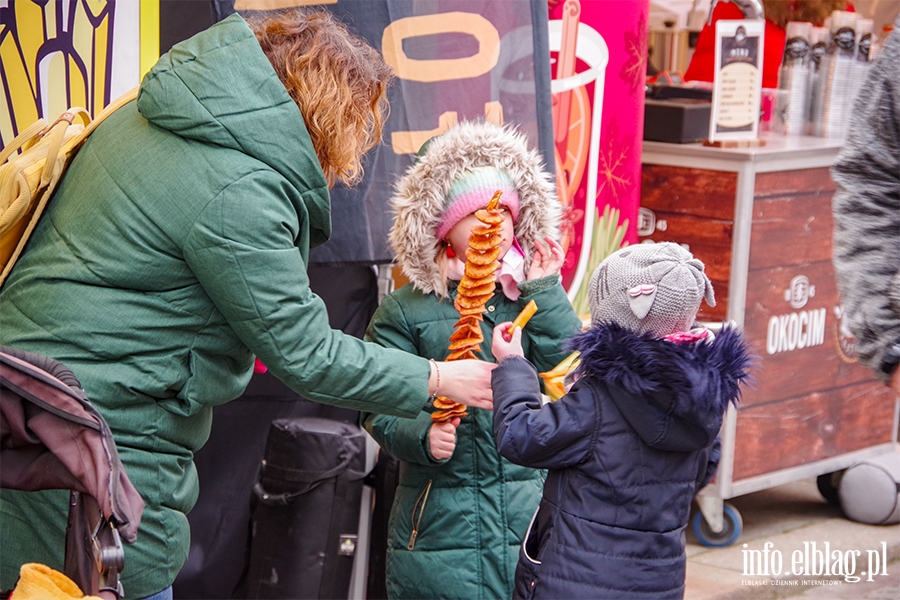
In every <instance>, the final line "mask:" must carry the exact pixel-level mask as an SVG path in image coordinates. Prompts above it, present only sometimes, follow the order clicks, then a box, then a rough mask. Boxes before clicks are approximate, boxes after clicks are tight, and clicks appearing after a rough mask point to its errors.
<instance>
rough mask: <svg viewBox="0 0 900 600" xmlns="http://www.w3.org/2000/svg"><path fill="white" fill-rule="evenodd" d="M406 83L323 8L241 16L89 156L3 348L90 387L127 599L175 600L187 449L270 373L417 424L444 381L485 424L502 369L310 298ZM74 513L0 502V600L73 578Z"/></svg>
mask: <svg viewBox="0 0 900 600" xmlns="http://www.w3.org/2000/svg"><path fill="white" fill-rule="evenodd" d="M390 76H391V72H390V68H389V67H387V65H386V64H385V63H384V62H383V61H382V59H381V57H380V56H379V55H378V53H377V52H376V51H374V50H373V49H372V48H371V47H369V46H367V45H366V44H365V43H364V42H363V41H362V40H361V39H359V38H357V37H355V36H352V35H350V34H349V33H348V32H347V31H346V29H345V28H344V27H343V26H341V25H340V24H339V23H338V22H337V21H336V20H335V19H334V18H333V17H331V16H330V13H328V12H323V13H304V12H290V13H286V14H282V15H280V16H278V17H274V18H272V19H269V20H267V21H265V22H263V23H261V24H260V25H259V26H258V27H256V28H255V29H251V28H250V27H249V26H248V25H247V23H245V22H244V20H243V19H242V18H241V17H239V16H237V15H233V16H231V17H229V18H227V19H225V20H224V21H222V22H221V23H219V24H217V25H214V26H213V27H211V28H210V29H208V30H207V31H204V32H202V33H200V34H198V35H196V36H194V37H193V38H191V39H189V40H187V41H185V42H183V43H181V44H178V45H176V46H175V47H173V48H172V50H171V51H170V52H168V53H167V54H165V55H163V56H162V57H161V58H160V59H159V62H158V63H157V64H156V66H154V67H153V69H152V70H151V71H150V72H149V73H148V74H147V76H146V77H145V78H144V80H143V82H142V84H141V90H140V94H139V96H138V99H137V102H136V103H131V104H129V105H126V106H125V107H124V108H122V109H120V110H118V111H116V112H115V113H114V114H113V115H112V116H111V117H110V118H109V119H108V120H107V121H105V122H104V123H103V124H102V125H101V126H100V127H99V128H98V129H97V130H96V131H95V132H94V133H93V134H92V136H91V137H90V138H89V139H88V141H87V143H86V144H85V145H84V147H83V148H82V149H81V150H80V152H79V153H78V155H77V157H76V158H75V160H74V161H73V163H72V165H71V166H70V168H69V170H68V171H67V173H66V176H65V178H64V179H63V181H62V183H61V185H60V187H59V189H58V190H57V192H56V195H55V197H54V199H53V202H52V203H51V204H50V207H49V208H48V210H47V212H46V213H45V214H44V216H43V217H42V219H41V221H40V223H39V224H38V226H37V228H36V230H35V232H34V235H33V236H32V238H31V240H30V242H29V244H28V246H27V248H26V251H25V253H24V254H23V256H22V257H21V258H20V259H19V261H18V263H17V264H16V266H15V268H14V269H13V271H12V273H11V275H10V277H9V278H8V280H7V281H6V283H5V285H4V286H3V288H2V291H0V303H2V319H0V343H2V344H4V345H8V346H13V347H18V348H21V349H23V350H28V351H31V352H35V353H38V354H43V355H46V356H50V357H52V358H55V359H57V360H59V361H61V362H63V363H64V364H66V365H67V366H69V367H70V368H71V369H72V370H73V371H74V372H75V374H76V376H77V377H78V378H79V379H80V381H81V382H82V384H83V385H84V387H85V390H86V392H87V394H88V396H89V397H90V398H91V399H92V400H93V401H94V403H95V405H96V406H97V408H98V409H99V411H100V412H101V413H102V414H103V416H104V417H105V418H106V420H107V421H108V422H109V425H110V427H111V429H112V432H113V435H114V437H115V440H116V443H117V445H118V448H119V455H120V456H121V458H122V462H123V463H124V465H125V468H126V470H127V473H128V475H129V477H130V479H131V480H132V482H133V483H134V484H135V487H136V488H137V489H138V491H139V492H140V493H141V496H142V497H143V499H144V502H145V510H144V514H143V518H142V522H141V526H140V529H139V531H138V539H137V542H136V543H135V544H134V545H132V546H126V548H125V570H124V573H123V583H124V586H125V591H126V593H127V595H128V597H131V598H140V597H145V596H149V595H151V594H157V593H159V592H161V591H162V592H164V594H167V595H170V594H171V591H170V589H169V586H171V584H172V582H173V581H174V579H175V576H176V574H177V573H178V571H179V569H180V568H181V566H182V565H183V563H184V561H185V559H186V558H187V554H188V544H189V533H188V522H187V518H186V516H185V515H186V513H187V512H188V511H189V510H190V509H191V507H192V506H193V505H194V502H195V501H196V498H197V494H198V487H197V474H196V471H195V469H194V465H193V462H192V457H193V453H194V452H195V451H197V450H198V449H199V448H200V447H201V446H202V445H203V443H204V442H205V441H206V439H207V437H208V435H209V429H210V420H211V416H212V407H213V406H214V405H216V404H221V403H223V402H227V401H229V400H232V399H234V398H236V397H237V396H239V395H240V394H241V393H242V391H243V390H244V388H245V387H246V385H247V383H248V381H249V379H250V376H251V373H252V367H253V360H254V356H258V357H259V359H260V360H261V361H262V362H263V363H265V365H266V366H267V367H268V368H269V370H270V371H271V372H272V373H274V374H275V375H276V376H277V377H279V378H280V379H281V380H282V381H284V382H285V383H286V384H287V385H288V386H290V387H291V388H293V389H294V390H295V391H296V392H297V393H299V394H301V395H303V396H305V397H307V398H310V399H312V400H316V401H319V402H323V403H326V404H333V405H336V406H342V407H346V408H351V409H355V410H366V411H374V412H386V413H390V414H394V415H399V416H407V417H414V416H415V415H416V414H418V413H419V412H420V411H421V410H422V407H423V406H425V404H426V403H427V402H428V398H429V395H430V393H431V392H433V391H434V389H435V387H436V384H437V379H438V373H437V369H439V370H440V387H441V393H442V394H445V395H450V396H456V398H455V399H456V400H458V401H460V402H462V403H464V404H470V405H473V406H484V407H490V370H491V365H486V364H481V363H478V362H476V361H466V363H468V364H461V363H452V364H450V363H448V364H441V365H429V363H428V361H427V360H425V359H423V358H419V357H416V356H412V355H409V354H406V353H404V352H397V351H395V350H385V349H384V348H380V347H378V346H376V345H374V344H365V343H363V342H361V341H359V340H356V339H354V338H352V337H350V336H345V335H342V334H341V333H340V332H337V331H332V330H331V329H330V328H329V326H328V318H327V314H326V310H325V306H324V304H323V303H322V301H321V299H319V298H318V297H317V296H316V295H315V294H313V293H312V292H311V291H310V289H309V282H308V279H307V275H306V264H307V257H308V252H309V249H310V247H312V246H315V245H317V244H321V243H323V242H324V241H326V240H327V239H328V236H329V235H330V231H331V221H330V204H329V195H328V189H329V187H330V186H331V185H332V184H334V183H335V182H336V181H338V180H340V181H342V182H349V183H352V182H354V181H355V180H356V179H357V178H358V177H359V175H360V173H361V167H360V158H361V156H362V154H363V153H364V152H365V151H366V150H367V149H368V148H370V147H371V146H373V145H374V144H375V143H377V142H378V141H379V139H380V136H381V131H382V123H383V118H384V114H385V109H386V100H385V89H386V86H387V83H388V81H389V79H390ZM235 443H240V440H235ZM67 501H68V494H67V493H66V492H64V491H54V492H41V493H22V492H13V491H9V490H3V491H2V496H0V539H2V556H3V560H2V562H0V587H2V588H3V589H10V588H11V587H12V586H13V584H14V583H15V581H16V578H17V576H18V569H19V567H20V566H21V565H22V564H23V563H25V562H39V563H43V564H46V565H49V566H51V567H53V568H56V569H61V568H62V562H63V550H64V543H63V540H64V536H65V528H66V514H67V510H68V506H67V505H68V502H67Z"/></svg>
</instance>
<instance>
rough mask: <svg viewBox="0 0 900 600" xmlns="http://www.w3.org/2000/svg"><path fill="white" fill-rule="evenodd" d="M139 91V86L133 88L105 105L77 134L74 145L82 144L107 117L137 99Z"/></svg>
mask: <svg viewBox="0 0 900 600" xmlns="http://www.w3.org/2000/svg"><path fill="white" fill-rule="evenodd" d="M140 89H141V86H137V87H134V88H132V89H130V90H128V91H127V92H125V93H124V94H122V95H121V96H119V97H118V98H116V99H115V100H113V101H112V102H110V103H109V104H107V105H106V106H105V107H104V108H103V110H102V111H100V114H99V115H97V117H96V118H95V119H94V120H93V121H91V122H90V124H89V125H88V126H87V127H85V128H84V130H83V131H82V132H81V133H79V134H78V138H77V139H76V140H75V144H76V145H77V144H80V143H81V142H83V141H84V140H85V139H87V136H89V135H91V134H92V133H93V132H94V130H95V129H96V128H97V126H98V125H100V123H102V122H103V121H105V120H106V118H107V117H108V116H109V115H111V114H113V113H114V112H116V111H117V110H119V109H120V108H122V107H123V106H125V105H126V104H128V103H129V102H131V101H132V100H134V99H135V98H137V97H138V91H140Z"/></svg>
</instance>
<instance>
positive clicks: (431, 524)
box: [364, 277, 581, 600]
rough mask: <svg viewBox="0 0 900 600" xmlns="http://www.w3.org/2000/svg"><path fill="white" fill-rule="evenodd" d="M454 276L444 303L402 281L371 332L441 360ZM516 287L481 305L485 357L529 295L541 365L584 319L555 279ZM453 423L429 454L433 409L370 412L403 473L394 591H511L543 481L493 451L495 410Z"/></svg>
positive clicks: (530, 329)
mask: <svg viewBox="0 0 900 600" xmlns="http://www.w3.org/2000/svg"><path fill="white" fill-rule="evenodd" d="M456 284H457V282H452V281H451V282H450V290H449V291H450V296H449V297H448V298H446V299H444V300H443V301H440V300H438V298H437V296H436V295H434V294H423V293H422V292H421V291H419V290H417V289H415V288H414V286H412V285H406V286H404V287H402V288H400V289H399V290H397V291H396V292H394V293H393V294H391V295H390V296H388V297H387V298H385V299H384V301H383V302H382V303H381V305H380V306H379V308H378V310H377V311H376V313H375V315H374V317H373V318H372V323H371V325H370V327H369V330H368V331H367V334H366V335H367V339H371V340H374V341H376V342H378V343H379V344H382V345H384V346H388V347H391V348H399V349H401V350H405V351H407V352H412V353H415V354H418V355H419V356H426V357H432V358H435V359H437V360H443V359H444V358H446V356H447V354H448V353H449V351H448V350H447V344H448V340H449V338H450V334H452V333H453V330H454V324H455V323H456V321H457V320H458V319H459V314H458V313H457V312H456V309H454V308H453V300H454V298H455V297H456ZM519 289H520V290H521V292H522V295H521V296H520V297H519V299H518V300H517V301H516V302H513V301H510V300H508V299H507V298H506V297H505V296H504V295H503V292H502V291H501V290H500V288H499V286H498V288H497V292H496V293H495V294H494V297H493V298H492V299H491V300H490V301H489V302H488V304H487V311H486V312H485V313H484V322H483V323H482V327H481V328H482V332H483V334H484V337H485V341H484V342H483V343H482V345H481V347H482V351H483V353H484V354H483V359H484V360H487V361H491V362H493V361H494V358H493V355H492V354H491V349H490V340H491V332H492V331H493V328H494V325H496V324H498V323H502V322H504V321H512V320H513V319H514V318H515V317H516V315H517V314H518V313H519V311H520V310H521V309H522V308H523V307H524V306H525V305H526V304H527V303H528V301H529V300H534V301H535V302H536V303H537V305H538V311H537V313H536V314H535V315H534V316H533V317H532V319H531V320H530V321H529V322H528V324H527V325H526V326H525V328H524V329H523V336H522V345H523V349H524V351H525V355H526V356H527V357H528V358H529V359H530V360H531V361H532V362H533V363H534V365H535V366H536V367H537V368H538V370H540V371H547V370H550V369H552V368H553V367H554V366H556V365H557V364H559V362H560V361H561V360H562V359H563V358H565V355H566V354H567V353H566V352H564V350H563V349H562V340H564V339H566V338H568V337H571V336H572V335H574V334H575V333H577V331H578V329H579V327H580V325H581V322H580V321H579V319H578V318H577V317H576V315H575V312H574V311H573V310H572V305H571V304H570V303H569V301H568V299H567V298H566V295H565V292H564V291H563V289H562V286H561V285H559V283H558V282H557V278H556V277H545V278H542V279H536V280H533V281H525V282H522V283H521V284H519ZM468 411H469V415H468V416H467V417H465V418H464V419H462V421H461V423H460V425H459V427H458V428H457V432H456V433H457V445H456V449H455V450H454V453H453V456H452V457H450V458H449V459H448V460H444V461H435V460H434V459H433V458H432V457H431V454H430V452H429V448H428V428H429V427H430V426H431V417H430V414H429V413H428V412H426V411H422V412H420V413H419V415H418V416H417V417H416V418H415V419H406V418H396V417H391V416H385V415H369V416H367V417H366V418H365V421H364V423H365V426H366V429H367V430H368V431H369V433H371V434H372V436H373V437H374V438H375V440H376V441H377V442H378V443H379V445H381V447H382V448H383V449H384V450H385V451H387V452H388V453H390V454H391V455H392V456H394V457H396V458H397V459H399V460H400V481H399V486H398V488H397V492H396V496H395V499H394V504H393V507H392V510H391V516H390V525H389V533H388V550H387V552H388V555H387V587H388V596H389V597H390V598H411V599H421V598H464V599H467V600H475V599H492V598H511V597H512V591H513V575H514V574H515V569H516V562H517V561H518V553H519V545H520V544H521V542H522V538H523V537H524V535H525V530H526V529H527V527H528V523H529V521H530V519H531V516H532V514H533V513H534V511H535V509H536V508H537V506H538V503H539V502H540V499H541V491H542V489H543V482H542V472H541V471H537V470H534V469H527V468H524V467H520V466H517V465H514V464H512V463H511V462H509V461H508V460H506V459H505V458H503V457H501V456H500V455H499V454H498V452H497V446H496V444H495V442H494V435H493V413H492V412H491V411H486V410H480V409H472V408H470V409H468Z"/></svg>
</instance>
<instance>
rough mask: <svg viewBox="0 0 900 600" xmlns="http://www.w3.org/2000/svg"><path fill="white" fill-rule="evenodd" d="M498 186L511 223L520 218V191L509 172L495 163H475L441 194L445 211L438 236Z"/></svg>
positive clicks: (462, 217) (489, 196)
mask: <svg viewBox="0 0 900 600" xmlns="http://www.w3.org/2000/svg"><path fill="white" fill-rule="evenodd" d="M497 190H500V191H501V192H503V195H502V196H501V197H500V203H501V204H502V205H504V206H505V207H506V208H508V209H509V212H510V215H511V216H512V219H513V223H515V222H516V220H517V219H518V218H519V194H518V192H516V186H515V185H513V182H512V179H511V178H510V176H509V174H508V173H507V172H506V171H504V170H502V169H498V168H497V167H475V168H473V169H470V170H468V171H466V172H465V173H463V175H461V176H460V177H458V178H457V179H456V180H455V181H454V182H453V185H451V186H450V191H449V192H448V193H447V196H446V197H445V198H444V214H443V216H442V217H441V220H440V222H438V227H437V232H436V235H437V239H439V240H440V239H443V238H444V236H446V235H447V234H448V233H449V232H450V230H451V229H453V226H454V225H456V224H457V223H459V222H460V221H461V220H463V219H464V218H465V217H467V216H469V215H470V214H472V213H473V212H475V211H476V210H478V209H479V208H484V207H485V206H487V203H488V201H490V199H491V198H492V197H493V195H494V194H495V193H496V192H497Z"/></svg>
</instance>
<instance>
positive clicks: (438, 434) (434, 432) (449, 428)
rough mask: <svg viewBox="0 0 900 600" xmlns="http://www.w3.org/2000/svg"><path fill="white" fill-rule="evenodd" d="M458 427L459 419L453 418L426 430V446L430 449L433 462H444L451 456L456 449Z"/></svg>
mask: <svg viewBox="0 0 900 600" xmlns="http://www.w3.org/2000/svg"><path fill="white" fill-rule="evenodd" d="M458 426H459V417H454V418H452V419H450V420H449V421H444V422H443V423H435V424H433V425H432V426H431V428H430V429H429V430H428V446H429V448H431V456H433V457H434V460H444V459H445V458H450V457H451V456H453V451H454V450H455V449H456V428H457V427H458Z"/></svg>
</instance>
